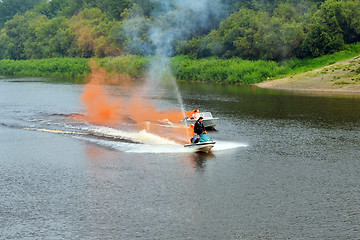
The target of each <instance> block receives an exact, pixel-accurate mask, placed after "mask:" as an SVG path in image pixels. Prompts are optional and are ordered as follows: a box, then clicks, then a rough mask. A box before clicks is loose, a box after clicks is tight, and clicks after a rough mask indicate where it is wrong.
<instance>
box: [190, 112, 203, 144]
mask: <svg viewBox="0 0 360 240" xmlns="http://www.w3.org/2000/svg"><path fill="white" fill-rule="evenodd" d="M202 133H207V132H206V130H205V127H204V123H203V117H199V119H198V120H197V121H196V123H195V126H194V137H193V138H192V139H191V142H192V143H197V142H199V139H200V135H201V134H202Z"/></svg>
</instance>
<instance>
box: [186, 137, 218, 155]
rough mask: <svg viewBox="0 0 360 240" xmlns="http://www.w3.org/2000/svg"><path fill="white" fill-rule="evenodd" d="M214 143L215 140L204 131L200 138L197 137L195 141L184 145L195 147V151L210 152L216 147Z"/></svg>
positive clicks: (190, 147)
mask: <svg viewBox="0 0 360 240" xmlns="http://www.w3.org/2000/svg"><path fill="white" fill-rule="evenodd" d="M191 140H193V139H191ZM191 142H192V141H191ZM214 145H215V142H214V141H213V140H212V139H211V138H209V137H208V136H207V135H205V134H203V133H202V134H201V135H200V138H198V139H196V140H195V142H194V143H191V144H185V145H184V147H186V148H189V149H193V150H194V151H195V152H209V151H210V150H211V149H212V148H213V147H214Z"/></svg>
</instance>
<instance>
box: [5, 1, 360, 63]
mask: <svg viewBox="0 0 360 240" xmlns="http://www.w3.org/2000/svg"><path fill="white" fill-rule="evenodd" d="M207 1H208V2H209V3H210V2H211V3H214V2H218V3H221V5H219V6H218V9H216V11H218V12H221V13H219V14H217V12H216V11H214V10H213V9H212V10H211V11H212V12H211V16H212V17H211V18H210V19H212V20H211V21H210V22H209V21H208V22H207V24H206V25H200V24H198V25H195V27H194V26H192V27H190V26H184V29H181V31H179V29H174V31H175V30H176V31H175V32H174V33H171V32H168V33H166V34H174V35H175V36H176V34H180V35H181V36H176V38H175V39H173V40H172V45H173V47H174V51H171V55H172V56H174V55H189V56H192V57H196V58H203V57H211V56H216V57H220V58H232V57H240V58H242V59H249V60H257V59H261V60H274V61H282V60H285V59H291V58H294V57H295V58H308V57H311V58H312V57H317V56H322V55H325V54H328V53H333V52H336V51H340V50H342V49H344V47H345V46H346V44H351V43H356V42H359V41H360V1H358V0H300V1H298V0H251V1H238V0H219V1H218V0H207ZM180 2H181V1H180V0H171V1H164V0H154V1H146V0H51V1H46V0H21V1H20V0H3V1H0V27H1V26H2V29H1V30H0V58H1V59H16V60H20V59H40V58H52V57H86V58H89V57H108V56H118V55H123V54H137V55H152V54H154V52H155V48H156V46H155V45H154V43H153V42H152V41H151V39H150V37H149V29H150V26H154V25H158V26H163V25H170V29H171V24H172V22H174V21H176V20H177V19H173V18H169V15H170V14H164V13H165V12H164V11H165V8H164V5H168V6H167V8H168V9H167V11H169V9H170V10H171V11H175V10H177V8H179V4H180ZM165 3H166V4H165ZM204 11H206V10H204ZM185 14H188V16H186V17H187V18H190V19H191V18H192V17H191V12H190V13H185ZM162 16H163V17H162ZM207 20H209V19H207ZM185 25H186V24H185Z"/></svg>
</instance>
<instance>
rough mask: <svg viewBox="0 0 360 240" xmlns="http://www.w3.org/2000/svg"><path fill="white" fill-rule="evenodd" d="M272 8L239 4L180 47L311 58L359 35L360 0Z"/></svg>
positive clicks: (203, 52) (199, 53) (200, 52)
mask: <svg viewBox="0 0 360 240" xmlns="http://www.w3.org/2000/svg"><path fill="white" fill-rule="evenodd" d="M277 2H278V4H277V5H276V6H277V7H276V8H274V9H273V11H266V10H253V9H250V8H247V7H241V8H240V9H239V10H238V11H237V12H235V13H233V14H231V15H230V16H229V17H228V18H226V19H224V20H223V21H222V22H221V24H220V27H219V28H218V29H214V30H212V31H211V32H210V33H209V34H208V35H206V36H203V37H200V38H195V39H191V40H189V41H184V42H183V43H182V44H180V45H179V46H178V53H181V54H186V55H192V56H195V57H197V58H202V57H209V56H218V57H222V58H231V57H241V58H244V59H263V60H276V61H282V60H284V59H290V58H309V57H310V58H313V57H318V56H322V55H325V54H329V53H333V52H336V51H339V50H342V49H344V47H345V45H346V44H352V43H356V42H359V41H360V1H358V0H327V1H324V2H323V3H322V4H319V2H320V1H277Z"/></svg>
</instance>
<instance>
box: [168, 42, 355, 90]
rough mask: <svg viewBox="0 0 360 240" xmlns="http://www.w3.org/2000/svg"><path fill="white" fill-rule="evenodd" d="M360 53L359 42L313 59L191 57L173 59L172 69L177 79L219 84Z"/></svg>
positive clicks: (274, 75) (301, 69)
mask: <svg viewBox="0 0 360 240" xmlns="http://www.w3.org/2000/svg"><path fill="white" fill-rule="evenodd" d="M359 54H360V43H358V44H353V45H348V46H347V49H346V50H343V51H341V52H336V53H333V54H329V55H325V56H322V57H318V58H313V59H291V60H287V61H284V62H274V61H263V60H257V61H250V60H242V59H239V58H231V59H219V58H215V57H212V58H203V59H193V58H190V57H189V56H176V57H174V58H172V64H171V67H172V71H173V74H174V75H175V76H176V78H177V79H178V80H185V81H206V82H216V83H230V84H233V83H243V84H253V83H259V82H262V81H264V80H267V79H275V78H280V77H284V76H286V75H291V74H297V73H302V72H306V71H311V70H314V69H316V68H320V67H324V66H327V65H330V64H333V63H336V62H338V61H342V60H346V59H350V58H353V57H355V56H358V55H359Z"/></svg>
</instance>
